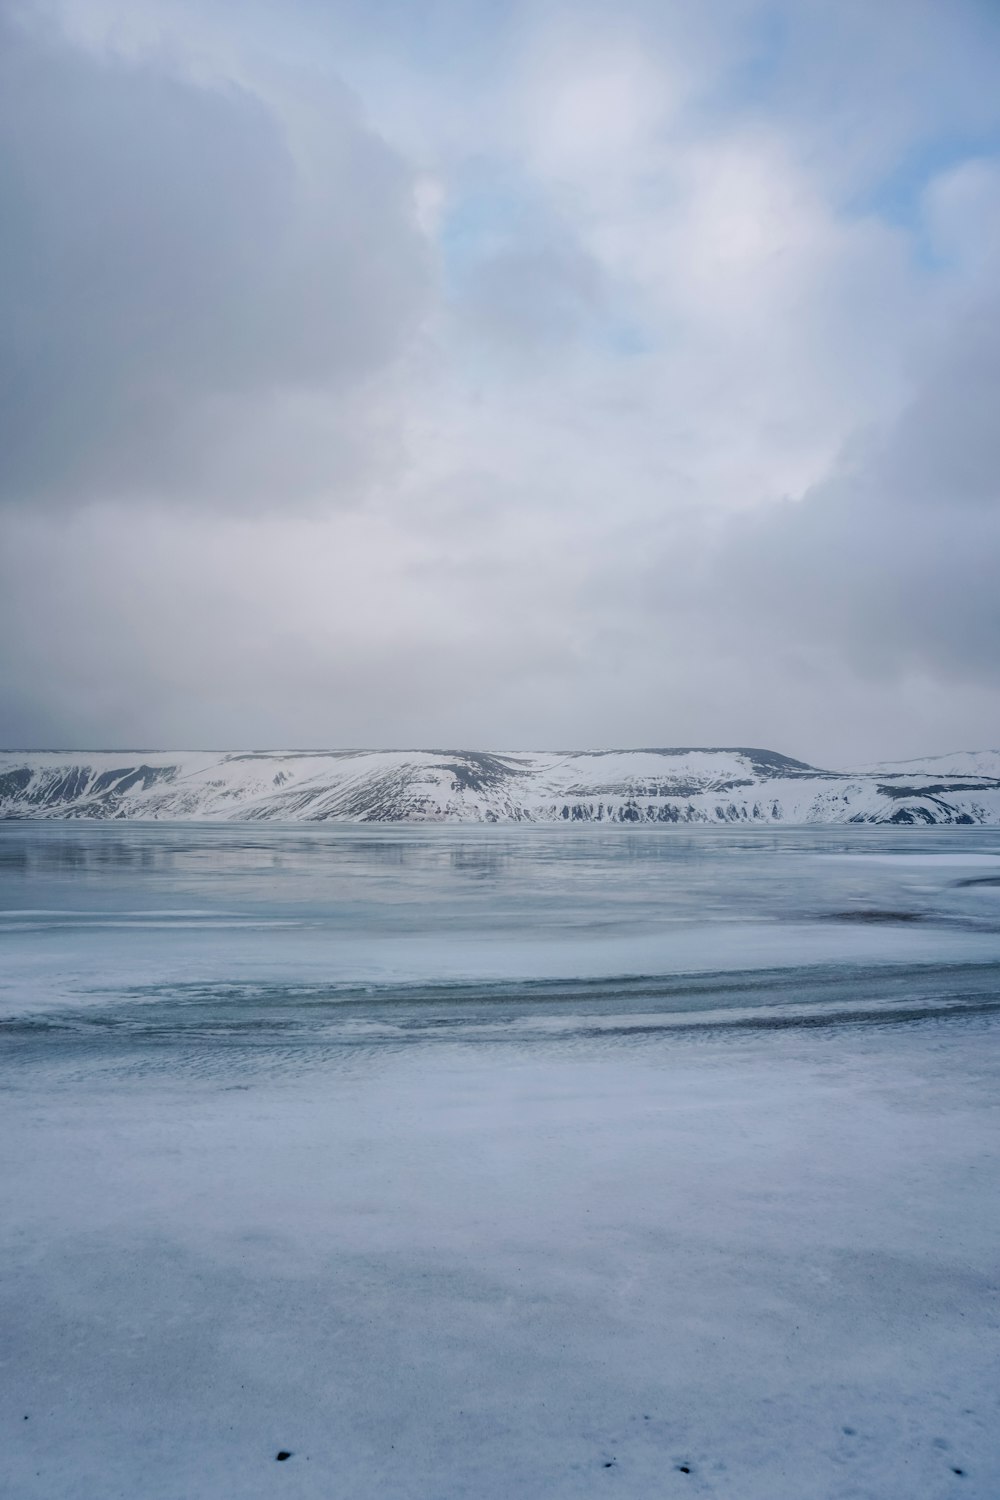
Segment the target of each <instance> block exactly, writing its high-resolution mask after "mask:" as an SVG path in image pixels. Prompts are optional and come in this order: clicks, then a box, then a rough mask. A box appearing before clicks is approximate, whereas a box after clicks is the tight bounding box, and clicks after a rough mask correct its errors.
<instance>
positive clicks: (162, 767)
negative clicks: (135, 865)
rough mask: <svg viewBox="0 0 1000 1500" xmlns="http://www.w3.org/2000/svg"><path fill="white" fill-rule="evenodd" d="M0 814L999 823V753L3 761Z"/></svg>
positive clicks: (30, 757)
mask: <svg viewBox="0 0 1000 1500" xmlns="http://www.w3.org/2000/svg"><path fill="white" fill-rule="evenodd" d="M0 817H3V818H142V819H172V820H181V821H187V820H195V819H211V820H220V819H221V820H229V819H247V820H255V821H275V822H325V821H334V822H338V821H339V822H363V823H368V822H373V823H386V822H405V823H413V822H456V823H508V822H528V823H552V822H560V821H567V822H570V821H572V822H598V823H599V822H605V823H776V822H785V823H897V824H899V823H903V824H905V823H917V824H919V823H925V824H926V823H966V824H968V823H984V824H994V825H995V824H1000V751H996V750H983V751H972V752H962V753H958V754H955V755H950V756H940V757H936V758H932V759H929V760H925V761H910V762H899V763H896V764H888V765H884V766H875V767H870V768H868V769H865V770H862V771H824V770H818V769H817V768H816V767H814V766H809V765H805V764H804V763H803V762H802V761H798V760H792V759H790V757H788V756H787V755H779V754H777V753H776V752H774V751H770V750H746V749H735V750H726V749H702V750H698V749H671V750H604V751H593V750H574V751H564V752H553V751H546V752H539V751H533V752H506V753H493V752H485V751H471V750H328V751H307V752H299V751H280V750H268V751H247V752H239V753H231V754H223V753H213V752H204V751H203V752H187V751H185V752H161V751H157V752H148V751H141V752H138V751H103V752H100V753H96V752H90V751H87V752H78V751H77V752H74V751H60V752H52V751H44V752H34V751H33V752H28V753H23V752H22V753H17V752H9V753H7V754H0Z"/></svg>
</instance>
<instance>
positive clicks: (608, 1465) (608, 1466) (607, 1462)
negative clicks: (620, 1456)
mask: <svg viewBox="0 0 1000 1500" xmlns="http://www.w3.org/2000/svg"><path fill="white" fill-rule="evenodd" d="M614 1462H615V1461H614V1459H613V1458H609V1459H606V1460H605V1464H604V1467H605V1468H606V1469H611V1468H613V1467H614Z"/></svg>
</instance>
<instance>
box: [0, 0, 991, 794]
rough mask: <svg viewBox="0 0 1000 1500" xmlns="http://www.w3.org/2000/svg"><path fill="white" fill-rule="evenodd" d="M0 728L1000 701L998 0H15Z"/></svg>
mask: <svg viewBox="0 0 1000 1500" xmlns="http://www.w3.org/2000/svg"><path fill="white" fill-rule="evenodd" d="M0 225H2V235H0V257H2V267H0V269H2V274H0V382H2V391H3V400H2V402H0V635H2V640H3V646H4V649H3V652H2V656H0V742H2V743H4V744H6V745H8V746H73V747H84V746H89V747H97V746H129V747H133V746H163V747H184V748H193V747H211V748H217V747H218V748H228V747H236V746H239V747H247V746H275V745H280V746H343V745H392V746H413V745H444V744H447V745H458V746H490V747H518V746H521V747H529V746H530V747H538V748H541V747H551V746H580V747H586V746H609V745H676V744H730V745H731V744H744V745H746V744H750V745H762V746H768V747H772V748H775V749H779V750H783V751H785V752H786V753H789V754H792V755H796V756H801V757H803V758H805V759H809V760H814V761H819V762H825V763H827V764H830V765H843V764H849V763H851V762H855V763H859V762H862V761H864V760H871V759H876V758H882V757H903V756H907V755H916V754H920V753H931V752H939V751H940V752H944V751H948V750H951V749H955V748H959V747H969V748H972V747H980V746H987V745H991V746H996V745H1000V6H998V5H997V4H996V0H879V3H878V4H873V3H872V0H700V3H698V4H693V3H691V0H572V3H567V4H562V3H557V0H380V3H375V4H373V3H372V0H190V3H186V0H52V3H49V0H29V3H23V4H22V3H18V0H0Z"/></svg>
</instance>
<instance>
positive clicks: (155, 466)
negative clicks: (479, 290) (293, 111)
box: [0, 18, 428, 505]
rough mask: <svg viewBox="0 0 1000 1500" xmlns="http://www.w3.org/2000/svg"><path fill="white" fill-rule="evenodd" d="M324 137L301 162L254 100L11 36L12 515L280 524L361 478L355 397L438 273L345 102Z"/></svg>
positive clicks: (3, 305) (167, 66)
mask: <svg viewBox="0 0 1000 1500" xmlns="http://www.w3.org/2000/svg"><path fill="white" fill-rule="evenodd" d="M318 124H319V128H318V129H317V130H316V131H315V133H314V134H313V136H312V137H311V138H310V139H308V140H307V141H306V142H305V144H304V143H303V140H302V138H301V137H300V138H298V139H295V140H292V139H290V134H289V132H288V130H287V129H286V128H285V126H284V124H283V122H282V120H281V119H280V118H279V117H278V116H277V115H276V114H275V113H274V111H273V109H271V108H270V107H269V105H268V103H267V102H266V101H265V100H264V99H263V98H262V97H260V96H259V95H255V94H253V93H252V92H250V91H249V90H248V89H247V88H246V87H243V86H240V85H238V84H235V83H232V82H226V81H225V80H224V79H223V80H219V79H215V80H213V81H211V82H209V81H206V80H205V79H199V78H197V77H194V76H191V75H190V74H187V73H185V71H184V69H183V67H181V66H179V65H177V63H176V62H175V61H174V60H171V59H169V58H164V57H163V56H159V55H155V54H152V55H142V56H139V57H136V56H125V55H122V54H116V53H114V52H111V51H108V50H101V51H91V50H86V49H84V48H81V47H79V46H74V45H72V44H71V43H70V42H68V41H67V40H66V39H65V37H64V36H62V35H61V34H59V33H58V32H56V31H54V30H53V29H52V28H50V27H42V26H30V25H29V26H18V25H15V24H14V22H13V21H12V20H11V19H9V18H8V19H7V21H6V23H5V24H4V26H3V37H2V44H0V217H2V218H3V221H4V223H5V224H6V225H7V226H8V227H7V230H6V233H5V241H4V274H3V277H2V280H0V367H2V369H3V372H4V374H3V378H4V384H5V399H4V401H3V403H2V406H0V412H2V417H0V449H2V451H3V453H4V463H3V466H2V470H0V472H2V481H0V484H2V488H0V498H2V499H3V500H6V501H8V502H15V503H16V502H22V503H23V502H25V501H33V500H45V501H51V502H59V503H80V502H81V501H86V500H90V499H95V498H96V499H106V498H108V497H109V496H114V495H129V496H134V497H138V498H141V497H149V496H154V497H157V498H161V499H163V498H165V499H178V498H180V499H187V500H188V501H190V500H191V499H192V498H200V499H201V500H203V501H204V500H206V499H208V500H210V501H217V500H220V499H222V500H229V501H237V502H238V501H240V500H247V499H248V498H249V499H250V500H251V501H253V500H256V501H258V502H259V501H260V499H261V498H262V496H261V491H262V489H264V490H266V495H265V496H264V497H263V498H265V499H266V502H267V503H268V504H269V505H270V504H274V503H276V500H277V499H278V497H280V499H281V501H287V499H288V497H289V496H290V495H291V496H292V497H294V496H295V494H296V492H298V491H299V490H301V489H305V490H307V491H311V492H315V491H316V490H319V491H321V492H323V491H324V490H325V491H326V492H327V493H328V494H330V493H332V494H336V492H337V490H338V488H341V489H342V488H343V487H344V486H343V483H342V481H343V480H344V478H345V476H347V477H349V478H351V479H355V480H356V479H357V477H358V475H359V473H360V472H361V471H363V469H364V466H365V463H366V462H367V454H366V453H365V451H364V449H365V444H364V443H362V442H360V441H359V440H358V431H359V427H363V426H364V424H365V420H366V414H365V411H364V410H363V403H361V402H360V400H359V393H361V392H363V390H364V388H365V384H366V382H368V381H370V380H371V378H372V376H373V375H375V374H377V373H378V372H379V371H381V370H382V369H383V368H384V367H385V366H386V365H387V364H388V363H390V362H391V361H392V360H393V359H394V358H395V357H396V356H397V355H398V353H399V351H400V348H401V347H402V345H403V343H404V341H405V339H406V336H407V334H408V332H409V331H410V330H411V328H412V326H413V323H414V320H415V319H416V318H417V316H418V315H419V313H420V310H421V307H422V305H423V302H424V299H425V298H426V295H427V291H428V265H427V257H426V254H425V250H424V244H423V240H422V237H421V235H420V234H419V231H418V230H417V227H416V224H415V220H414V215H413V208H412V177H411V174H410V172H409V169H408V168H407V167H406V165H405V164H404V163H403V162H402V161H401V160H400V158H399V157H398V156H397V155H396V154H395V153H394V152H393V151H392V150H391V149H390V148H389V147H388V146H387V145H386V144H385V143H384V142H383V141H382V140H380V139H379V138H378V136H377V135H375V134H374V133H373V132H372V131H371V130H370V129H368V128H366V127H365V126H364V124H363V123H362V122H361V120H360V118H359V116H358V112H357V110H356V108H355V107H354V105H353V104H352V102H351V100H350V97H349V95H348V94H347V91H346V90H345V89H344V88H343V87H340V88H337V87H336V86H334V87H331V88H330V89H329V90H328V91H327V93H326V96H325V98H324V103H323V114H322V118H321V120H320V121H319V122H318ZM320 396H322V398H323V407H324V411H323V414H322V416H321V417H320V419H319V421H317V414H316V411H315V407H316V403H317V399H318V397H320ZM317 428H318V429H319V430H320V433H321V436H322V440H321V441H319V440H318V434H317V431H316V429H317ZM338 481H340V482H341V483H340V484H338Z"/></svg>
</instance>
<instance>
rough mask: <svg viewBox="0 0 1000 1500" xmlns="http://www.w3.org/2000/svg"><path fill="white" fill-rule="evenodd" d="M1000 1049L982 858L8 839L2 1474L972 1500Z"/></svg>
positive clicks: (362, 831)
mask: <svg viewBox="0 0 1000 1500" xmlns="http://www.w3.org/2000/svg"><path fill="white" fill-rule="evenodd" d="M998 1022H1000V836H998V834H997V832H996V831H995V830H989V829H961V830H956V829H952V830H948V829H927V830H924V829H909V828H900V829H873V828H867V827H858V828H853V827H849V828H816V829H801V828H800V829H763V828H760V829H758V828H752V829H728V828H720V829H715V828H704V829H702V828H698V829H691V830H687V829H685V830H679V829H672V828H668V829H628V828H620V829H613V830H612V829H607V828H604V827H599V826H587V827H582V828H511V829H506V828H463V827H456V826H450V827H428V828H420V827H405V828H404V827H371V826H356V827H344V826H338V827H329V826H327V827H317V828H303V827H302V826H301V825H298V826H294V827H274V826H268V827H266V828H261V827H257V826H249V825H216V826H198V827H191V826H183V825H141V824H132V823H127V824H110V823H102V824H93V825H88V824H82V823H66V824H58V823H46V824H39V825H33V824H27V823H9V824H0V1132H2V1134H0V1139H2V1141H3V1145H4V1169H3V1179H4V1198H5V1202H6V1204H7V1211H6V1213H5V1214H4V1216H3V1218H2V1220H0V1263H2V1264H3V1266H4V1276H3V1278H2V1282H0V1316H2V1320H3V1329H4V1349H5V1355H4V1359H5V1363H4V1367H3V1368H4V1375H5V1382H4V1383H5V1387H6V1389H7V1391H8V1393H9V1397H8V1399H7V1400H5V1402H4V1403H3V1405H2V1409H0V1482H2V1483H4V1484H5V1486H6V1488H7V1490H8V1491H9V1492H10V1493H11V1494H16V1495H18V1496H19V1497H21V1496H24V1497H26V1500H42V1497H45V1500H53V1497H62V1496H66V1497H70V1496H72V1497H74V1500H78V1497H83V1500H88V1497H89V1496H94V1497H95V1500H96V1497H97V1496H101V1497H103V1496H105V1495H107V1494H117V1493H126V1494H141V1495H143V1497H144V1500H145V1497H152V1500H158V1497H161V1496H162V1497H164V1500H166V1497H168V1496H176V1495H178V1494H183V1495H184V1496H185V1497H196V1500H197V1497H202V1496H205V1497H209V1496H212V1497H216V1496H219V1495H227V1496H238V1497H243V1496H246V1497H248V1500H249V1497H254V1500H255V1497H256V1496H258V1495H265V1494H268V1495H269V1494H270V1493H271V1492H272V1490H273V1489H274V1486H275V1484H276V1483H277V1481H278V1480H279V1479H280V1483H281V1487H282V1488H283V1490H287V1491H288V1492H289V1493H291V1494H294V1495H296V1496H310V1497H311V1496H314V1495H315V1496H321V1495H322V1496H327V1495H329V1494H331V1493H345V1494H347V1493H350V1494H351V1495H353V1496H359V1497H368V1496H371V1497H376V1496H377V1497H379V1500H382V1497H383V1496H399V1497H413V1500H418V1497H420V1500H422V1497H425V1496H428V1497H429V1496H434V1497H435V1500H457V1497H459V1496H465V1495H476V1496H477V1497H487V1500H489V1497H492V1496H497V1497H499V1496H506V1495H508V1494H514V1493H516V1494H523V1495H533V1494H538V1495H542V1494H545V1495H547V1496H548V1495H554V1496H566V1497H570V1496H572V1497H574V1500H576V1497H578V1496H583V1497H589V1496H590V1495H591V1494H595V1495H596V1494H598V1493H600V1494H604V1493H605V1492H606V1491H607V1490H608V1489H609V1486H610V1487H613V1488H614V1490H615V1491H616V1493H617V1494H619V1495H622V1496H628V1497H630V1500H631V1497H633V1496H634V1497H637V1500H638V1497H640V1496H647V1495H649V1494H653V1493H656V1494H665V1495H672V1494H674V1493H677V1494H683V1493H691V1494H696V1495H710V1496H718V1497H720V1500H757V1497H760V1500H764V1497H765V1496H766V1497H767V1500H784V1497H787V1500H799V1497H801V1496H802V1495H804V1494H810V1495H813V1494H814V1495H817V1496H819V1495H822V1496H824V1497H830V1500H837V1497H843V1500H859V1497H868V1496H871V1497H872V1500H875V1497H878V1500H886V1497H890V1500H891V1497H896V1496H899V1497H900V1500H902V1497H906V1500H911V1497H927V1500H932V1497H934V1500H936V1497H938V1496H940V1495H944V1494H946V1493H950V1487H952V1486H956V1485H961V1486H962V1488H961V1493H962V1494H963V1495H966V1496H973V1497H982V1500H987V1497H992V1496H994V1495H995V1494H997V1493H998V1492H1000V1454H998V1445H997V1442H996V1437H995V1433H996V1430H997V1421H998V1417H1000V1412H998V1402H997V1390H998V1389H1000V1385H998V1381H997V1375H998V1373H1000V1360H998V1357H997V1356H998V1336H997V1326H998V1310H997V1286H998V1277H997V1274H996V1266H997V1257H996V1245H997V1242H998V1236H1000V1207H998V1205H1000V1193H998V1188H1000V1182H998V1174H997V1170H996V1164H997V1160H998V1153H1000V1129H998V1111H997V1107H996V1106H997V1099H998V1098H1000V1090H998V1085H1000V1061H998V1053H997V1047H996V1043H997V1037H998V1033H1000V1024H998ZM26 1419H27V1420H26ZM278 1449H282V1450H284V1449H290V1450H292V1452H293V1457H292V1458H291V1459H289V1460H288V1461H286V1462H284V1463H283V1464H281V1465H277V1466H276V1465H275V1463H274V1454H275V1452H276V1451H277V1450H278ZM959 1470H961V1473H958V1472H957V1471H959Z"/></svg>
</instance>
